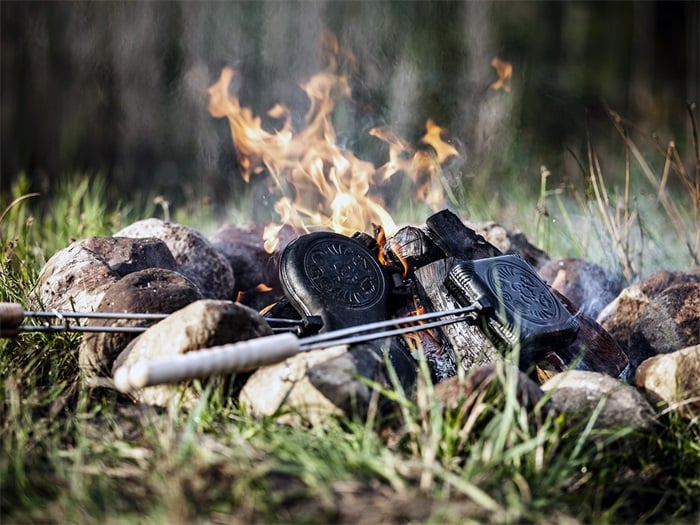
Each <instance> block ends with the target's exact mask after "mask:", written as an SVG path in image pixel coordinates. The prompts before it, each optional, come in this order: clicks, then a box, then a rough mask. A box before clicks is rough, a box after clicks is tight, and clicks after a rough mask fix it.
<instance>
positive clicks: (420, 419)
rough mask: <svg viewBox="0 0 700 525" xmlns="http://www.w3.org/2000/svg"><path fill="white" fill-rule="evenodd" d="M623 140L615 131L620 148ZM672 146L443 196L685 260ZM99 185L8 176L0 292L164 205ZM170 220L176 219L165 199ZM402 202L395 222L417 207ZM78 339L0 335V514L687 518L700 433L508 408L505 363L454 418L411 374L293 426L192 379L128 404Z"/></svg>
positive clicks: (64, 517) (24, 298) (596, 240)
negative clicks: (97, 382)
mask: <svg viewBox="0 0 700 525" xmlns="http://www.w3.org/2000/svg"><path fill="white" fill-rule="evenodd" d="M632 146H633V143H632V142H631V139H630V138H629V137H626V138H625V141H624V148H623V151H631V150H632ZM623 157H625V156H624V155H623ZM630 158H632V155H630ZM668 158H669V157H668V156H665V154H664V153H662V154H661V156H660V157H653V156H652V158H650V159H649V160H644V161H643V162H641V161H637V165H636V167H635V165H633V163H632V162H631V161H630V163H629V165H627V164H626V163H625V162H624V160H623V162H622V166H623V171H622V175H621V176H618V177H615V176H610V177H608V176H607V174H606V176H605V177H603V168H602V167H600V169H599V168H598V167H596V166H597V164H596V159H595V154H594V148H593V146H590V147H589V148H588V161H584V162H581V166H582V168H581V174H580V178H579V187H576V188H571V187H567V186H565V185H563V184H562V185H554V184H553V183H552V179H554V178H556V175H553V174H547V172H546V171H543V173H541V174H536V177H537V180H538V181H539V182H540V185H539V187H540V192H539V196H537V195H535V197H534V198H532V197H531V192H530V193H529V194H528V193H527V192H522V194H523V195H528V196H527V197H523V198H522V199H521V200H520V201H518V200H517V195H520V194H521V192H519V191H517V190H516V189H514V190H513V192H512V195H513V196H514V198H515V199H513V198H511V199H510V200H509V201H508V202H507V203H504V201H502V200H500V198H499V197H498V196H496V197H494V196H490V197H489V196H486V195H483V194H482V195H474V194H469V192H468V191H467V190H466V189H463V190H461V193H460V191H455V193H454V194H453V195H452V198H453V202H452V207H453V209H455V210H456V211H458V212H460V211H461V212H462V213H464V214H465V215H466V214H467V213H468V214H469V216H470V218H471V219H474V220H487V219H494V220H497V221H499V222H501V223H503V224H504V225H506V226H509V227H513V226H520V227H521V228H522V229H523V230H524V231H525V233H526V234H527V235H528V236H529V237H530V239H531V240H533V241H534V242H535V243H536V244H539V245H541V246H543V247H544V248H546V249H547V250H548V251H550V253H552V254H553V255H562V256H563V255H575V256H581V257H587V258H590V259H592V260H595V261H596V262H601V263H604V264H606V263H607V264H606V265H607V266H609V267H612V268H614V269H617V270H619V271H621V272H625V273H626V276H627V277H628V279H634V278H636V277H637V276H639V275H644V274H646V273H649V272H650V271H653V270H655V269H671V268H669V267H673V268H674V269H675V268H677V269H682V268H688V267H690V266H691V265H692V264H694V262H693V257H697V246H696V245H695V248H696V251H695V253H694V254H693V249H692V248H693V246H694V245H693V242H694V239H695V238H696V232H697V227H698V223H697V222H696V221H697V213H698V212H697V206H698V203H699V202H700V199H698V198H697V195H696V194H693V193H692V191H684V192H681V191H677V192H675V193H673V195H674V199H673V202H674V206H675V207H676V209H677V213H676V212H673V211H669V210H670V208H668V206H665V205H664V204H663V200H664V196H663V195H661V196H660V192H661V193H663V192H667V193H668V195H671V194H672V193H671V192H674V191H675V190H674V188H672V185H673V184H672V181H671V180H670V177H671V175H672V174H673V173H676V175H677V176H678V177H679V179H678V186H679V187H684V186H683V185H687V184H690V188H691V189H692V188H693V187H695V186H693V184H696V181H697V179H694V178H693V177H697V175H694V174H693V172H690V173H691V175H688V173H689V172H685V175H684V174H683V172H682V171H681V170H680V169H678V168H679V166H675V168H674V167H673V166H670V167H669V168H668V173H669V174H668V175H667V179H668V180H667V183H665V184H664V186H663V187H662V186H661V182H660V181H661V180H663V173H664V172H665V171H664V170H665V168H664V166H665V165H666V164H667V160H665V159H668ZM645 165H646V167H645ZM625 166H627V167H626V168H625ZM646 169H648V170H650V171H651V172H652V173H655V174H661V175H659V176H658V178H657V186H654V182H653V181H652V180H650V179H649V178H647V177H644V178H642V177H640V176H638V175H639V173H640V172H641V173H642V175H644V173H643V172H644V171H645V170H646ZM674 169H675V172H674V171H673V170H674ZM695 173H697V172H695ZM683 177H686V178H685V179H684V178H683ZM88 180H89V182H88ZM616 180H617V181H619V184H618V185H615V184H614V183H613V182H611V181H616ZM626 181H627V182H629V188H630V189H629V190H626V188H627V182H626ZM596 185H597V188H596ZM607 186H610V187H607ZM604 187H605V188H604ZM104 188H105V183H104V180H103V179H102V178H100V177H87V176H76V177H73V178H71V179H69V180H68V181H67V182H66V183H65V184H63V185H62V186H61V187H60V188H59V189H57V190H56V192H55V194H53V195H51V199H50V200H48V201H46V200H42V199H44V197H42V196H31V195H30V193H29V189H28V183H27V181H26V180H25V179H23V178H21V177H20V178H18V182H17V184H16V185H15V188H14V190H13V194H12V195H10V196H9V197H7V198H3V200H2V201H0V213H2V219H1V220H0V237H1V239H0V240H1V241H2V251H1V256H2V260H1V261H0V262H1V263H2V267H1V273H0V300H3V301H19V302H21V303H23V304H26V303H28V302H29V301H31V300H32V298H33V297H32V294H33V290H32V287H33V286H34V284H35V282H36V278H37V275H38V272H39V271H40V269H41V266H42V265H43V264H44V262H45V261H46V260H47V258H48V257H50V255H51V254H53V253H54V252H55V251H57V250H59V249H61V248H63V247H65V246H67V245H68V244H69V243H70V241H71V239H75V238H83V237H87V236H91V235H109V234H110V233H112V232H113V231H115V230H116V229H118V228H119V227H121V226H124V225H126V224H128V223H129V222H131V221H133V220H136V219H140V218H144V217H145V216H148V214H149V213H151V212H153V211H156V212H161V213H162V212H163V211H164V208H162V206H163V205H162V203H161V204H160V206H161V208H160V209H155V210H154V209H150V210H146V209H142V210H135V209H127V208H124V207H115V208H114V209H110V208H108V207H107V205H106V204H104V200H103V194H104ZM606 194H607V198H606V196H605V195H606ZM635 195H636V197H633V196H635ZM667 200H671V199H670V197H669V198H667ZM659 203H660V205H659ZM667 204H668V203H667ZM494 210H499V211H498V213H494ZM413 212H415V213H421V214H423V213H424V210H413ZM168 213H172V214H173V217H174V218H175V219H176V220H179V221H180V222H184V219H185V218H184V217H183V216H182V214H179V213H178V210H168ZM403 213H404V215H405V216H402V217H400V218H401V219H402V220H414V221H419V220H421V219H425V216H423V215H421V216H413V217H408V215H410V212H406V211H405V210H404V212H403ZM669 214H670V215H673V220H674V221H676V222H675V223H674V224H673V225H672V227H673V228H674V231H675V232H676V234H675V235H674V236H673V238H672V239H669V238H668V228H669V220H670V219H669ZM198 220H199V219H198ZM201 220H203V219H201ZM192 225H193V226H201V227H204V225H202V224H201V223H200V224H192ZM674 243H675V244H674ZM611 247H612V249H611ZM79 341H80V338H79V336H78V335H75V334H57V335H56V334H54V335H49V336H46V335H40V334H25V335H22V336H20V337H18V338H16V339H3V340H0V521H2V522H3V523H14V522H20V523H21V522H37V521H40V522H56V523H66V522H68V523H83V522H90V523H94V522H108V523H132V522H139V523H140V522H145V523H178V522H194V523H199V522H216V523H219V522H223V523H249V522H265V523H270V522H281V523H290V522H304V523H335V522H345V523H357V522H364V523H368V522H369V523H378V522H382V523H398V522H402V523H404V522H426V523H470V522H473V523H484V522H498V523H503V522H511V523H514V522H542V523H561V522H567V521H568V522H570V523H576V522H586V523H620V522H639V523H657V522H680V523H685V522H687V523H696V522H697V519H698V500H699V495H700V445H699V444H698V443H700V426H699V424H698V421H697V420H694V421H688V420H683V419H681V418H680V417H679V416H677V415H676V414H674V413H667V414H662V415H660V416H659V418H658V422H657V423H658V424H657V425H656V427H655V428H654V430H653V431H647V432H645V433H641V432H638V431H635V430H634V429H626V428H623V429H611V430H596V429H594V428H593V427H592V425H590V424H589V423H591V421H574V420H569V419H567V418H566V417H564V416H558V417H557V416H553V415H551V414H547V413H545V412H541V411H537V410H535V411H532V410H531V411H529V412H528V411H526V410H525V409H524V408H522V407H521V406H520V404H519V403H518V402H517V397H516V390H515V379H516V377H515V375H514V374H513V372H512V371H511V370H510V369H509V368H507V367H503V368H501V369H500V370H499V376H498V380H497V381H496V382H495V383H494V384H493V385H492V386H491V387H490V388H489V389H487V390H484V391H483V392H481V393H480V394H479V395H478V397H477V398H476V400H475V402H474V405H473V407H472V409H471V410H470V411H469V412H468V413H467V414H466V415H464V414H460V413H459V411H458V410H444V409H443V408H442V406H441V405H440V404H439V403H438V402H437V401H436V399H435V396H434V395H433V386H432V385H431V384H430V382H429V381H428V380H426V379H425V377H426V375H425V374H424V375H423V376H422V379H421V380H420V381H419V389H418V395H417V396H416V397H415V398H410V399H409V398H406V397H405V396H403V395H401V394H400V393H399V394H396V395H395V401H396V403H397V406H398V407H399V409H398V414H399V417H398V418H397V419H394V420H392V421H381V420H377V419H374V418H373V417H369V418H368V420H367V421H357V420H347V419H344V418H338V419H334V420H330V421H329V422H328V423H327V424H325V425H318V426H315V427H313V428H299V427H292V426H284V425H280V424H278V423H276V422H275V421H274V420H272V419H263V420H260V419H255V418H253V417H251V416H249V415H247V414H246V413H245V411H243V410H242V409H241V408H240V407H238V406H237V404H236V402H235V400H233V399H231V397H230V396H229V395H228V392H227V391H225V390H223V387H218V388H211V387H210V388H208V389H203V390H202V397H201V402H200V403H199V405H198V406H196V407H195V408H194V409H192V410H190V411H186V410H183V409H180V407H178V406H176V405H173V406H170V407H168V408H167V409H155V408H152V407H145V406H139V405H133V404H131V403H130V402H128V400H127V399H126V398H124V397H123V396H121V395H119V394H117V393H116V392H114V391H111V390H107V389H101V388H90V387H88V386H87V385H85V384H83V383H82V382H81V381H80V380H79V379H78V366H77V349H78V346H79ZM592 417H595V414H594V415H593V416H592Z"/></svg>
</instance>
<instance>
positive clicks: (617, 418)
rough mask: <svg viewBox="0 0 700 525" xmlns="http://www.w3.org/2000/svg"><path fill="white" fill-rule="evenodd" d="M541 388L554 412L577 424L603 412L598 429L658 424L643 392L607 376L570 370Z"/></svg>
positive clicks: (558, 375)
mask: <svg viewBox="0 0 700 525" xmlns="http://www.w3.org/2000/svg"><path fill="white" fill-rule="evenodd" d="M541 388H542V390H544V391H545V392H550V395H551V398H550V401H551V403H552V406H553V407H554V409H555V410H557V411H558V412H561V413H564V414H567V415H569V416H571V417H572V418H573V420H574V421H587V420H588V418H590V417H592V415H594V414H595V413H596V412H597V411H598V410H600V413H598V415H597V419H596V420H595V423H594V426H595V428H614V427H627V426H632V427H638V428H648V427H650V426H651V425H652V424H653V421H654V416H655V413H654V410H653V408H652V407H651V405H650V404H649V402H648V401H647V399H646V398H645V397H644V395H643V394H642V393H641V392H639V391H638V390H637V389H636V388H634V387H633V386H631V385H628V384H626V383H623V382H622V381H619V380H617V379H615V378H612V377H610V376H608V375H605V374H600V373H598V372H585V371H582V370H570V371H567V372H562V373H561V374H557V375H556V376H554V377H553V378H551V379H549V380H548V381H547V382H545V383H544V384H543V385H542V387H541Z"/></svg>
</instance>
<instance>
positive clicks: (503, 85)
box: [491, 57, 513, 93]
mask: <svg viewBox="0 0 700 525" xmlns="http://www.w3.org/2000/svg"><path fill="white" fill-rule="evenodd" d="M491 66H492V67H493V68H495V69H496V74H497V75H498V80H496V82H494V83H493V84H491V89H496V90H498V89H502V90H503V91H505V92H506V93H510V79H511V77H512V76H513V66H512V65H511V64H510V63H509V62H506V61H505V60H501V59H500V58H498V57H493V60H491Z"/></svg>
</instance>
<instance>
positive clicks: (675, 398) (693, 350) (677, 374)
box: [636, 345, 700, 419]
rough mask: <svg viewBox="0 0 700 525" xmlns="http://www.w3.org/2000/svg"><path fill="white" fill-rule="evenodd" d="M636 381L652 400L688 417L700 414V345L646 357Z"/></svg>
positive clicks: (691, 417)
mask: <svg viewBox="0 0 700 525" xmlns="http://www.w3.org/2000/svg"><path fill="white" fill-rule="evenodd" d="M636 383H637V386H638V387H639V388H642V389H644V391H646V393H647V394H648V395H649V397H650V398H651V400H652V401H653V402H655V403H662V404H663V405H665V406H666V407H668V408H670V409H672V410H675V411H677V412H678V413H679V414H681V415H682V416H683V417H686V418H688V419H693V418H698V417H700V345H695V346H691V347H688V348H684V349H682V350H678V351H676V352H672V353H670V354H663V355H657V356H654V357H650V358H649V359H647V360H645V361H643V362H642V363H641V364H640V365H639V367H638V368H637V376H636Z"/></svg>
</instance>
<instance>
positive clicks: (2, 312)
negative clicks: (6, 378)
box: [0, 302, 304, 337]
mask: <svg viewBox="0 0 700 525" xmlns="http://www.w3.org/2000/svg"><path fill="white" fill-rule="evenodd" d="M169 315H170V314H162V313H138V312H71V311H59V310H52V311H48V312H42V311H31V310H24V308H23V307H22V305H21V304H19V303H2V302H0V337H15V336H16V335H17V334H18V333H19V332H133V333H138V332H144V331H146V330H147V329H148V327H145V326H83V325H79V324H76V323H70V322H68V320H69V319H145V320H154V321H160V320H162V319H165V318H166V317H168V316H169ZM25 317H30V318H34V319H52V320H54V321H55V322H54V323H53V324H52V323H48V322H46V321H45V322H44V323H43V324H40V325H33V324H21V323H22V320H23V319H24V318H25ZM265 320H266V321H267V323H268V324H269V325H270V326H271V327H272V330H273V331H275V332H276V331H282V330H288V329H291V328H292V327H294V326H300V325H302V324H304V322H303V321H301V320H298V319H277V318H265Z"/></svg>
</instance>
